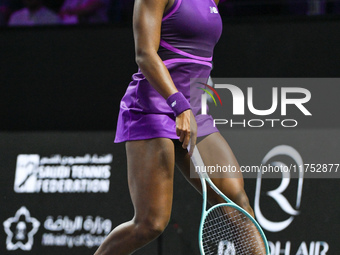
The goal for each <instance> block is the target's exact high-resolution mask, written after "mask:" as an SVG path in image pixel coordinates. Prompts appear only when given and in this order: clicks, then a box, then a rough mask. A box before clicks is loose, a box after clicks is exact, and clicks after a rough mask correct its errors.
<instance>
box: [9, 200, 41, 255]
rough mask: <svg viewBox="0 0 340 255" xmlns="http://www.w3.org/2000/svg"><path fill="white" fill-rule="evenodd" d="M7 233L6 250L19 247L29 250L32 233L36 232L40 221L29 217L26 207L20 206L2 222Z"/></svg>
mask: <svg viewBox="0 0 340 255" xmlns="http://www.w3.org/2000/svg"><path fill="white" fill-rule="evenodd" d="M3 226H4V230H5V232H6V234H7V239H6V247H7V250H9V251H13V250H17V249H21V250H23V251H29V250H31V249H32V246H33V242H34V239H33V237H34V235H35V234H36V233H37V231H38V229H39V226H40V222H39V221H38V220H37V219H35V218H33V217H31V214H30V212H29V211H28V210H27V208H26V207H24V206H23V207H21V208H20V209H19V210H18V211H17V212H16V213H15V215H14V217H11V218H8V219H7V220H6V221H4V223H3Z"/></svg>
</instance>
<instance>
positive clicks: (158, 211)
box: [95, 138, 174, 255]
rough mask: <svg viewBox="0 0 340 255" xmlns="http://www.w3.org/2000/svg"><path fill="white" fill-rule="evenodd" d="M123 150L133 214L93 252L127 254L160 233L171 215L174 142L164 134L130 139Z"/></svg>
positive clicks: (115, 254) (116, 254) (102, 254)
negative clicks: (158, 136)
mask: <svg viewBox="0 0 340 255" xmlns="http://www.w3.org/2000/svg"><path fill="white" fill-rule="evenodd" d="M126 152H127V161H128V183H129V190H130V195H131V199H132V202H133V206H134V209H135V216H134V218H133V219H132V220H131V221H129V222H126V223H123V224H122V225H120V226H118V227H116V228H115V229H114V230H113V231H112V232H111V233H110V234H109V236H108V237H107V238H106V239H105V241H104V242H103V244H102V245H101V246H100V247H99V249H98V250H97V252H96V253H95V255H125V254H130V253H132V252H133V251H135V250H137V249H138V248H140V247H142V246H144V245H145V244H147V243H149V242H150V241H152V240H153V239H155V238H156V237H157V236H159V235H160V234H161V233H162V232H163V230H164V229H165V227H166V225H167V224H168V222H169V219H170V213H171V207H172V198H173V171H174V145H173V142H172V141H171V140H169V139H165V138H157V139H150V140H142V141H130V142H127V143H126ZM122 202H124V201H122ZM125 202H126V203H128V201H125Z"/></svg>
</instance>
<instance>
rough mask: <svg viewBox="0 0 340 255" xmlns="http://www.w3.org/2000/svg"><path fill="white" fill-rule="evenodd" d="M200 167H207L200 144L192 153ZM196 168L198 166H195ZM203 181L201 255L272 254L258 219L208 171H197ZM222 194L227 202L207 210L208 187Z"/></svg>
mask: <svg viewBox="0 0 340 255" xmlns="http://www.w3.org/2000/svg"><path fill="white" fill-rule="evenodd" d="M191 159H192V162H193V164H194V165H195V166H198V167H199V169H205V168H204V163H203V160H202V158H201V156H200V154H199V151H198V149H197V146H195V148H194V152H193V155H192V156H191ZM195 169H196V167H195ZM198 174H199V177H200V180H201V183H202V195H203V208H202V218H201V224H200V229H199V246H200V251H201V254H202V255H269V254H270V252H269V247H268V242H267V239H266V237H265V235H264V233H263V231H262V229H261V227H260V226H259V224H258V223H257V222H256V220H255V219H254V218H253V217H252V216H251V215H250V214H249V213H248V212H246V211H245V210H244V209H243V208H241V207H240V206H238V205H236V204H235V203H234V202H233V201H231V200H230V199H229V198H228V197H226V196H225V195H224V194H223V193H222V192H221V191H220V190H219V189H218V188H217V187H216V186H215V185H214V183H213V182H212V181H211V179H210V178H209V176H208V174H207V173H206V172H203V171H198ZM206 182H208V184H209V186H210V187H211V188H212V189H213V190H214V191H215V192H216V193H217V194H218V195H219V196H221V197H222V198H223V199H224V200H225V201H226V203H222V204H217V205H214V206H213V207H211V208H210V209H209V210H207V187H206Z"/></svg>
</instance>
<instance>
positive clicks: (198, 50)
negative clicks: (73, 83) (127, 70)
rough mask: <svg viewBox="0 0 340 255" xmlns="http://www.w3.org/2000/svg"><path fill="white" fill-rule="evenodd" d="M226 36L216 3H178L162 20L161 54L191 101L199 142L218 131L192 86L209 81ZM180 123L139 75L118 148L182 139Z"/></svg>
mask: <svg viewBox="0 0 340 255" xmlns="http://www.w3.org/2000/svg"><path fill="white" fill-rule="evenodd" d="M221 31H222V21H221V17H220V15H219V13H218V9H217V6H216V4H215V2H214V1H213V0H175V2H174V4H173V6H172V7H171V8H170V9H169V10H168V11H167V12H166V13H165V14H164V16H163V19H162V28H161V40H160V47H159V50H158V54H159V56H160V58H161V59H162V60H163V63H164V64H165V66H166V67H167V68H168V70H169V73H170V75H171V78H172V80H173V82H174V84H175V86H176V87H177V89H178V90H179V91H180V92H182V93H183V94H184V96H185V97H186V98H187V99H188V100H189V101H190V104H191V106H192V111H193V113H194V115H195V117H196V121H197V127H198V134H197V136H198V137H200V136H205V135H208V134H211V133H214V132H218V130H217V129H216V128H215V127H213V122H212V121H213V120H212V117H211V116H210V115H199V113H200V97H201V94H202V93H203V91H202V90H200V89H197V88H196V87H197V86H196V85H195V89H192V92H191V94H190V80H191V83H192V80H194V79H200V81H202V78H203V79H204V82H206V81H207V80H208V78H209V75H210V71H211V67H212V62H211V61H212V55H213V50H214V47H215V45H216V43H217V41H218V39H219V38H220V35H221ZM193 91H194V93H193ZM175 120H176V118H175V116H174V114H173V111H172V110H171V108H170V107H169V106H168V105H167V103H166V99H164V98H163V97H162V96H161V95H160V94H159V93H158V92H157V91H156V90H155V89H154V88H153V87H152V86H151V85H150V84H149V82H148V81H147V80H146V78H145V77H144V75H143V74H142V73H141V71H140V70H138V72H137V73H135V74H134V75H133V76H132V81H131V83H130V84H129V86H128V88H127V90H126V93H125V95H124V97H123V98H122V100H121V103H120V111H119V116H118V123H117V130H116V138H115V142H124V141H129V140H144V139H151V138H158V137H164V138H170V139H178V136H177V135H176V122H175Z"/></svg>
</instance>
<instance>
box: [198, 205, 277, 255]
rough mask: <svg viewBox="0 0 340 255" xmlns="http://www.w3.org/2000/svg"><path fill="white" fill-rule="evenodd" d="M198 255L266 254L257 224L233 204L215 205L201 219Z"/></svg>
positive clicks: (262, 236)
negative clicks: (199, 253)
mask: <svg viewBox="0 0 340 255" xmlns="http://www.w3.org/2000/svg"><path fill="white" fill-rule="evenodd" d="M199 243H200V250H201V254H204V255H225V254H228V255H236V254H237V255H267V254H270V252H269V247H268V243H267V239H266V237H265V235H264V233H263V231H262V229H261V227H260V226H259V225H258V223H257V222H256V221H255V220H254V219H253V218H252V217H251V216H250V215H249V214H248V213H247V212H246V211H245V210H244V209H242V208H241V207H239V206H238V205H236V204H227V203H223V204H218V205H215V206H213V207H211V208H210V209H209V210H208V211H206V212H205V214H204V215H203V217H202V220H201V224H200V230H199Z"/></svg>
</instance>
